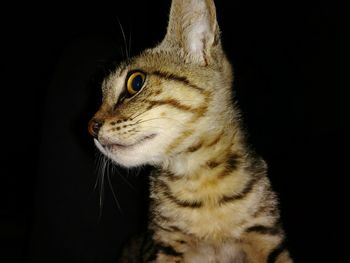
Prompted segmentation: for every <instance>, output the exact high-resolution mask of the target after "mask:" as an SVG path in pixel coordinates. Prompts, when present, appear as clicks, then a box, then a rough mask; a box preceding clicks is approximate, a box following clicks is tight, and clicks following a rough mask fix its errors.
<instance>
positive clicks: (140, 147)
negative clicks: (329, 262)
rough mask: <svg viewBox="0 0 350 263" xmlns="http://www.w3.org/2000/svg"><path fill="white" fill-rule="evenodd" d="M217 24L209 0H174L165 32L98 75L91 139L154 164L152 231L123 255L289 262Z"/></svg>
mask: <svg viewBox="0 0 350 263" xmlns="http://www.w3.org/2000/svg"><path fill="white" fill-rule="evenodd" d="M220 34H221V33H220V30H219V26H218V23H217V19H216V9H215V5H214V1H213V0H173V1H172V3H171V9H170V15H169V23H168V28H167V33H166V36H165V38H164V40H163V41H162V42H161V43H160V44H159V45H157V46H156V47H154V48H152V49H147V50H145V51H143V52H142V53H141V54H140V55H138V56H136V57H133V58H131V59H129V60H128V61H126V62H124V63H121V64H120V65H119V67H118V68H117V69H116V70H115V71H114V72H113V73H111V74H110V75H109V76H108V77H107V78H106V79H105V80H104V82H103V83H102V94H103V96H102V97H103V98H102V100H103V101H102V105H101V107H100V109H99V110H98V112H97V113H96V114H95V115H94V117H93V118H92V119H91V121H90V122H89V125H88V128H89V132H90V133H91V134H92V135H93V137H94V142H95V144H96V147H97V148H98V149H99V150H100V151H101V152H102V153H103V154H104V155H106V156H107V157H108V158H110V159H111V160H113V161H114V162H115V163H116V164H118V165H121V166H124V167H136V166H142V165H152V166H154V171H153V172H152V174H151V177H150V200H151V201H150V209H149V226H148V234H147V235H145V236H144V237H140V238H139V239H138V240H136V241H135V242H134V243H132V244H131V245H130V247H129V248H126V250H125V251H124V253H123V256H122V258H121V260H120V262H177V263H180V262H186V263H197V262H198V263H199V262H200V263H206V262H208V263H209V262H220V263H233V262H234V263H248V262H249V263H263V262H264V263H266V262H269V263H272V262H278V263H292V262H293V261H292V259H291V258H290V256H289V252H288V250H287V248H286V247H285V234H284V231H283V228H282V225H281V222H280V216H279V209H278V199H277V196H276V194H275V193H274V192H273V191H272V189H271V186H270V182H269V180H268V178H267V175H266V170H267V167H266V164H265V162H264V160H263V159H262V158H260V157H259V156H257V155H256V154H255V153H254V152H253V151H252V150H251V149H249V147H248V145H247V143H246V140H245V135H244V132H243V131H242V128H241V126H242V125H241V117H240V114H239V110H238V109H237V106H236V104H235V103H233V101H232V97H233V96H232V90H231V88H232V84H233V73H232V68H231V64H230V62H229V61H228V59H227V57H226V55H225V53H224V51H223V49H222V45H221V40H220Z"/></svg>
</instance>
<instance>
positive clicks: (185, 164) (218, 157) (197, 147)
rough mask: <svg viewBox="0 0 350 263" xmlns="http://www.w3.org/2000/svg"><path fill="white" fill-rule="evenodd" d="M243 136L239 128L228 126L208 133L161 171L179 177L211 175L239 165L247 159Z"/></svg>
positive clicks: (170, 158)
mask: <svg viewBox="0 0 350 263" xmlns="http://www.w3.org/2000/svg"><path fill="white" fill-rule="evenodd" d="M244 149H245V147H244V138H243V134H242V132H241V131H240V129H239V128H238V125H237V124H236V125H234V124H231V125H227V126H226V127H225V128H224V129H223V130H219V131H212V132H210V133H206V134H205V137H204V136H202V137H201V139H198V140H197V141H196V142H195V143H192V144H191V145H190V146H186V147H185V148H184V149H181V151H180V152H177V153H176V154H173V155H172V156H171V157H169V158H168V159H167V161H166V162H164V163H163V165H162V170H163V171H167V172H170V173H171V174H173V175H174V176H178V177H195V176H197V175H200V174H203V173H205V174H208V173H211V172H212V171H214V170H215V169H216V168H218V167H220V166H221V167H223V166H232V165H233V163H235V165H237V164H238V163H239V162H238V161H237V160H238V159H241V158H243V156H245V150H244Z"/></svg>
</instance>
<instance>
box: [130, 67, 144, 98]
mask: <svg viewBox="0 0 350 263" xmlns="http://www.w3.org/2000/svg"><path fill="white" fill-rule="evenodd" d="M145 79H146V75H145V73H143V72H140V71H136V72H133V73H131V74H130V76H129V77H128V79H127V81H126V89H127V91H128V93H129V95H130V96H132V95H135V94H136V93H137V92H139V91H140V90H141V89H142V87H143V84H144V83H145Z"/></svg>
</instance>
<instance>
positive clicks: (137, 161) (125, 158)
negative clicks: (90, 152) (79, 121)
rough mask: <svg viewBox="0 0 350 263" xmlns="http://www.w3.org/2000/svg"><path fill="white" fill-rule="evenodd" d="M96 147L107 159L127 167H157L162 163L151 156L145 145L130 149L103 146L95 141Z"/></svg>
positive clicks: (134, 146)
mask: <svg viewBox="0 0 350 263" xmlns="http://www.w3.org/2000/svg"><path fill="white" fill-rule="evenodd" d="M94 142H95V145H96V147H97V148H98V149H99V150H100V151H101V153H103V154H104V155H105V156H106V157H107V158H109V159H111V160H112V161H114V162H115V163H117V164H119V165H121V166H124V167H127V168H132V167H137V166H142V165H146V164H151V165H156V164H158V163H160V162H161V158H160V156H162V155H159V157H156V156H154V155H152V156H151V155H150V152H149V150H148V148H149V147H146V146H145V145H133V146H130V147H125V146H117V145H114V146H108V147H106V146H103V145H102V144H101V143H100V142H99V141H98V140H97V139H94Z"/></svg>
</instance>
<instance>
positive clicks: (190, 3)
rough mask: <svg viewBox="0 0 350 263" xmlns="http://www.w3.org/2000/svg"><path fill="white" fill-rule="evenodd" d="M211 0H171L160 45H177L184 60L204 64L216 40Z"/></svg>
mask: <svg viewBox="0 0 350 263" xmlns="http://www.w3.org/2000/svg"><path fill="white" fill-rule="evenodd" d="M219 35H220V34H219V27H218V24H217V21H216V11H215V5H214V1H213V0H173V1H172V4H171V9H170V17H169V24H168V29H167V34H166V36H165V38H164V40H163V42H162V45H163V46H166V47H171V48H178V49H180V50H181V52H182V53H184V55H185V58H186V61H188V62H194V63H199V64H202V65H206V64H208V61H210V58H211V53H212V48H213V47H214V46H216V45H217V44H218V43H219V42H220V41H219Z"/></svg>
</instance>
